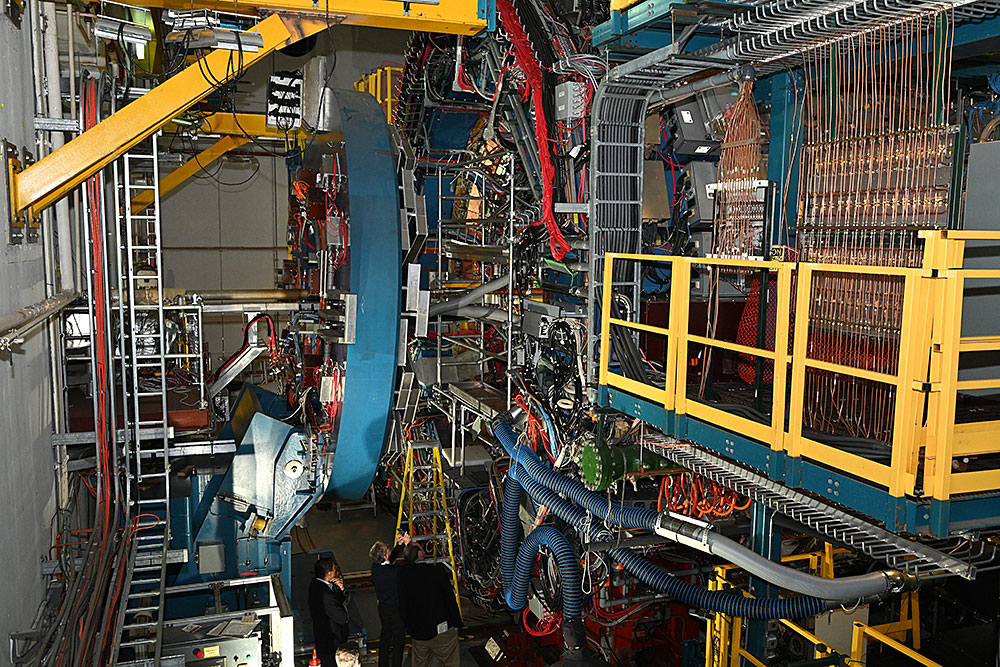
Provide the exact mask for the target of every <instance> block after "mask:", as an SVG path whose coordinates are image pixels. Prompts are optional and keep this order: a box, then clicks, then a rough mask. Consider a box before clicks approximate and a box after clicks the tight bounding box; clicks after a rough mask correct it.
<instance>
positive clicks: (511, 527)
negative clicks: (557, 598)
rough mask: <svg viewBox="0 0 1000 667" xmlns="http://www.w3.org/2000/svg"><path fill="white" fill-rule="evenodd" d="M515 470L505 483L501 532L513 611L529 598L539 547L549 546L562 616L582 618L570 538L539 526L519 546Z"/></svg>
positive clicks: (502, 558) (508, 598)
mask: <svg viewBox="0 0 1000 667" xmlns="http://www.w3.org/2000/svg"><path fill="white" fill-rule="evenodd" d="M518 474H521V475H523V474H524V473H523V472H521V473H517V472H516V470H515V468H511V470H510V472H509V473H508V474H507V481H506V482H505V483H504V492H503V518H502V528H503V529H502V531H501V533H500V567H501V571H502V573H503V589H504V591H503V592H504V599H505V600H506V602H507V606H508V607H510V608H511V609H514V610H518V609H523V608H524V604H525V602H526V600H527V598H528V581H529V580H530V579H531V571H532V569H533V568H534V565H535V559H536V558H537V557H538V548H539V547H540V546H542V545H545V546H547V547H548V548H549V550H551V551H552V555H553V556H554V557H555V559H556V564H557V565H558V567H559V579H560V583H561V588H562V614H563V617H564V618H566V619H575V618H579V617H580V562H579V559H578V558H577V557H576V554H575V553H573V549H572V547H570V545H569V541H567V540H566V536H565V535H563V534H562V533H560V532H559V531H558V530H557V529H556V528H554V527H552V526H539V527H538V528H535V529H534V530H533V531H531V532H530V533H528V536H527V537H525V538H524V541H523V542H521V544H520V546H518V538H519V537H520V532H521V530H520V529H521V522H520V518H519V516H518V510H519V509H520V505H521V483H520V481H519V480H518Z"/></svg>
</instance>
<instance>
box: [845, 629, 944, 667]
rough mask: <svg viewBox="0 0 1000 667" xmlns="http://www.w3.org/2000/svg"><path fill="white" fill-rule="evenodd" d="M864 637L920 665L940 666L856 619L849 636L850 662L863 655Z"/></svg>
mask: <svg viewBox="0 0 1000 667" xmlns="http://www.w3.org/2000/svg"><path fill="white" fill-rule="evenodd" d="M866 637H870V638H871V639H875V640H877V641H880V642H882V643H883V644H885V645H886V646H888V647H889V648H893V649H895V650H897V651H899V652H900V653H902V654H903V655H905V656H906V657H908V658H910V659H911V660H915V661H916V662H919V663H920V664H921V665H927V667H942V665H941V663H939V662H934V661H933V660H931V659H930V658H925V657H924V656H922V655H920V654H919V653H917V652H916V651H914V650H913V649H912V648H910V647H909V646H907V645H906V644H903V643H901V642H898V641H896V640H895V639H893V638H892V637H890V636H888V635H887V634H885V633H883V632H880V631H878V630H877V629H875V628H873V627H871V626H869V625H865V624H864V623H861V622H858V621H855V622H854V632H853V635H852V637H851V661H852V662H856V661H860V660H861V659H862V658H863V657H864V654H865V638H866Z"/></svg>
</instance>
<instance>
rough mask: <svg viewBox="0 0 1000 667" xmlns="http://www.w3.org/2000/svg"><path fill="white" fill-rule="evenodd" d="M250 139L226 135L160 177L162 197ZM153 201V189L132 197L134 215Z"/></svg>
mask: <svg viewBox="0 0 1000 667" xmlns="http://www.w3.org/2000/svg"><path fill="white" fill-rule="evenodd" d="M248 141H250V139H249V137H232V136H224V137H222V138H220V139H219V140H218V141H216V142H215V143H214V144H212V145H211V146H209V147H208V148H206V149H205V150H203V151H202V152H200V153H198V154H197V155H195V156H194V157H192V158H191V159H190V160H188V161H187V162H185V163H184V164H182V165H181V166H179V167H177V168H176V169H174V170H173V171H172V172H170V173H169V174H167V175H166V176H164V177H163V178H161V179H160V197H162V196H163V195H165V194H167V193H168V192H170V191H171V190H173V189H174V188H176V187H177V186H179V185H180V184H181V183H183V182H184V181H186V180H187V179H189V178H191V177H192V176H194V175H195V174H197V173H198V172H199V171H201V170H202V169H204V168H205V167H207V166H208V165H210V164H212V163H213V162H215V161H216V160H218V159H219V158H221V157H222V156H223V155H225V154H226V153H228V152H229V151H231V150H234V149H236V148H239V147H240V146H242V145H243V144H245V143H247V142H248ZM152 203H153V191H152V190H143V191H142V192H140V193H139V194H138V195H136V196H135V197H133V198H132V215H139V214H140V213H142V212H143V211H144V210H145V209H146V207H147V206H149V205H150V204H152Z"/></svg>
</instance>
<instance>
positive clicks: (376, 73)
mask: <svg viewBox="0 0 1000 667" xmlns="http://www.w3.org/2000/svg"><path fill="white" fill-rule="evenodd" d="M402 72H403V69H402V68H401V67H392V66H388V65H387V66H386V67H379V68H378V69H374V70H372V71H371V72H369V73H368V74H365V75H364V76H362V77H361V78H360V79H358V80H357V81H355V82H354V90H356V91H358V92H360V93H369V94H370V95H371V96H372V97H374V98H375V99H376V100H378V103H379V104H380V105H381V106H382V110H383V111H385V120H386V122H387V123H390V124H391V123H392V112H393V107H394V106H395V104H396V100H397V98H398V96H399V91H398V90H397V88H398V87H399V75H401V74H402Z"/></svg>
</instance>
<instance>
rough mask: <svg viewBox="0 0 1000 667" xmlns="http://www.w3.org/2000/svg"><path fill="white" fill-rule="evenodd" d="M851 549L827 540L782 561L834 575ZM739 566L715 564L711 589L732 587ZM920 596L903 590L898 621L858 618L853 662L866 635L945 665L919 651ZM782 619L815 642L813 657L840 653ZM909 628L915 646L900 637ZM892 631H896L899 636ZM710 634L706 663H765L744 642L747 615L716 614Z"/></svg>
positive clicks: (931, 666)
mask: <svg viewBox="0 0 1000 667" xmlns="http://www.w3.org/2000/svg"><path fill="white" fill-rule="evenodd" d="M847 551H848V550H847V549H839V548H836V549H835V548H834V547H833V545H831V544H829V543H827V544H826V545H825V549H824V551H813V552H809V553H804V554H796V555H793V556H783V557H782V558H781V562H782V563H789V562H793V561H802V560H807V561H808V562H809V569H810V570H811V571H812V572H813V573H816V574H819V575H820V576H823V577H829V578H832V577H833V556H834V554H837V553H846V552H847ZM738 569H740V568H739V566H737V565H733V564H728V565H719V566H717V567H715V568H714V571H713V576H712V577H710V578H709V580H708V588H709V590H724V589H730V590H731V589H732V583H731V582H730V581H729V578H728V576H729V573H730V572H731V571H733V570H738ZM741 592H742V593H743V595H744V596H746V597H753V596H752V595H751V594H750V593H748V592H746V591H741ZM917 600H918V595H917V594H916V593H903V594H902V596H901V598H900V620H899V621H897V622H893V623H886V624H883V625H867V624H865V623H861V622H855V623H854V630H853V634H852V637H851V649H850V650H851V661H852V664H861V661H862V660H863V657H864V651H865V643H866V639H874V640H877V641H879V642H882V643H883V644H885V645H886V646H889V647H890V648H893V649H895V650H896V651H899V652H900V653H903V654H904V655H906V656H908V657H910V658H912V659H914V660H916V661H917V662H919V663H921V664H923V665H927V666H928V667H941V665H939V664H938V663H936V662H934V661H933V660H930V659H928V658H926V657H924V656H922V655H920V654H919V653H917V650H918V649H919V648H920V611H919V606H918V603H917ZM778 622H779V623H780V624H781V625H783V626H784V627H786V628H787V629H788V630H789V631H790V632H794V633H795V634H797V635H798V636H800V637H802V639H804V640H805V641H806V642H807V643H808V644H809V645H810V646H812V650H813V658H817V659H819V658H825V657H830V656H832V655H835V654H837V655H840V654H839V653H837V651H835V650H834V649H833V648H832V647H831V646H830V645H829V644H828V643H827V642H826V641H825V640H823V639H820V638H819V637H818V636H816V635H815V634H814V633H812V632H810V631H809V630H807V629H806V628H804V627H802V626H801V625H799V624H797V623H795V622H793V621H790V620H788V619H785V618H783V619H778ZM907 632H912V634H913V641H912V643H913V647H912V648H911V647H909V646H906V645H905V644H903V643H902V642H901V641H900V639H905V638H906V634H907ZM891 635H895V637H893V636H891ZM706 636H707V638H708V642H707V644H708V648H707V650H706V651H705V667H739V665H740V664H742V663H741V659H742V660H745V661H746V663H748V664H752V665H756V666H758V667H764V665H765V663H763V662H761V660H760V659H759V658H757V657H756V656H754V655H753V654H752V653H750V652H749V651H747V650H746V649H745V648H743V646H742V643H743V619H741V618H738V617H732V616H726V615H724V614H718V613H716V614H713V615H712V616H711V617H710V618H709V619H708V627H707V628H706ZM896 637H898V638H899V639H897V638H896ZM845 649H846V647H845Z"/></svg>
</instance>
